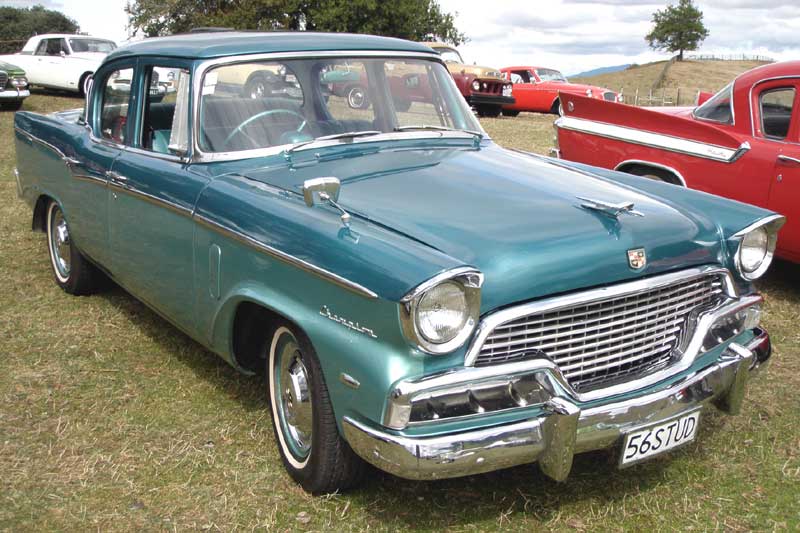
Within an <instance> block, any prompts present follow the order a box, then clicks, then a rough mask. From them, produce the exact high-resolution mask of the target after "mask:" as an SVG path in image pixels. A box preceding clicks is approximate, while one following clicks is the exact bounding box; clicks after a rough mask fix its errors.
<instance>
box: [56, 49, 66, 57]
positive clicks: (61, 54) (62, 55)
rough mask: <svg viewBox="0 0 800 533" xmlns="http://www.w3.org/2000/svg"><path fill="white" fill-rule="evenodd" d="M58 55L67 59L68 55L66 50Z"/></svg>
mask: <svg viewBox="0 0 800 533" xmlns="http://www.w3.org/2000/svg"><path fill="white" fill-rule="evenodd" d="M58 55H60V56H61V57H67V53H66V52H65V51H64V50H61V51H60V52H59V53H58Z"/></svg>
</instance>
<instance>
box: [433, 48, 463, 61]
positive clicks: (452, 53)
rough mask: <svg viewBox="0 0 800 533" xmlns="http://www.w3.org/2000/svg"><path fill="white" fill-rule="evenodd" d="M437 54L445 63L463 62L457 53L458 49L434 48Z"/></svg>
mask: <svg viewBox="0 0 800 533" xmlns="http://www.w3.org/2000/svg"><path fill="white" fill-rule="evenodd" d="M434 50H436V51H437V52H439V55H440V56H442V60H443V61H444V62H445V63H463V62H464V60H463V59H461V54H459V53H458V50H455V49H453V48H434Z"/></svg>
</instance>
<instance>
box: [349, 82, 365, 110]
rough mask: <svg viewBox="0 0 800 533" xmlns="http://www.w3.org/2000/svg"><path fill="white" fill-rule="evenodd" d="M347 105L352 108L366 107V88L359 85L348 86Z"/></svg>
mask: <svg viewBox="0 0 800 533" xmlns="http://www.w3.org/2000/svg"><path fill="white" fill-rule="evenodd" d="M347 105H349V106H350V107H351V108H353V109H367V108H368V107H369V97H368V96H367V91H366V89H364V87H362V86H360V85H353V86H351V87H348V89H347Z"/></svg>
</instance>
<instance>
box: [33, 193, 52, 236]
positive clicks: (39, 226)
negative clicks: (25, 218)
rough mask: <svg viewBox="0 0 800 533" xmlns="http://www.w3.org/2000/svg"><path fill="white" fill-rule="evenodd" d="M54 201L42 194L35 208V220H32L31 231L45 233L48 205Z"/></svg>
mask: <svg viewBox="0 0 800 533" xmlns="http://www.w3.org/2000/svg"><path fill="white" fill-rule="evenodd" d="M52 201H54V200H53V198H51V197H50V196H49V195H47V194H40V195H39V197H38V198H37V199H36V203H35V204H34V206H33V218H32V219H31V229H32V230H33V231H41V232H42V233H44V232H45V230H46V229H47V204H49V203H50V202H52Z"/></svg>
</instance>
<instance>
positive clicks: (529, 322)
mask: <svg viewBox="0 0 800 533" xmlns="http://www.w3.org/2000/svg"><path fill="white" fill-rule="evenodd" d="M723 284H724V278H723V276H722V275H721V274H719V273H713V274H703V275H700V276H694V277H691V278H688V279H678V280H676V281H672V282H670V283H669V284H667V285H659V284H655V286H653V287H649V288H646V289H642V290H636V291H633V292H625V293H621V294H615V295H614V296H610V297H607V298H600V299H597V298H592V297H590V296H588V295H589V294H592V295H597V294H598V293H597V291H589V292H587V299H585V300H582V301H581V299H580V296H581V295H580V294H578V295H575V296H576V297H577V298H571V300H570V301H571V302H573V303H571V304H570V305H568V306H558V307H555V308H547V307H545V308H544V310H541V311H534V312H532V313H531V314H526V315H524V316H518V317H515V318H513V319H511V320H508V321H506V322H502V323H500V324H499V325H496V326H495V327H494V328H493V329H492V330H491V331H490V332H489V334H488V336H486V337H485V339H484V341H483V344H482V346H481V347H480V350H479V352H478V354H477V358H476V359H475V360H474V364H475V366H487V365H495V364H501V363H509V362H514V361H522V360H528V359H535V358H546V359H549V360H551V361H553V362H554V363H555V364H556V365H558V367H559V368H560V370H561V372H562V373H563V374H564V377H565V378H566V379H567V381H568V382H569V383H570V385H571V386H572V387H573V388H574V389H575V390H576V391H577V392H586V391H590V390H593V389H598V388H602V387H604V386H609V385H612V384H615V383H619V382H623V381H628V380H631V379H635V378H638V377H641V376H644V375H646V374H649V373H651V372H655V371H657V370H660V369H662V368H665V367H667V366H668V365H670V363H671V362H673V360H674V359H675V354H676V349H677V348H680V345H681V341H682V340H683V339H684V338H685V336H686V334H689V333H691V331H690V330H691V329H692V322H693V316H694V314H695V313H696V312H698V311H702V310H704V309H708V308H711V307H713V306H715V305H718V304H719V303H720V302H721V301H722V300H724V298H725V291H724V286H723ZM587 300H588V301H587ZM574 302H577V303H574Z"/></svg>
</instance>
